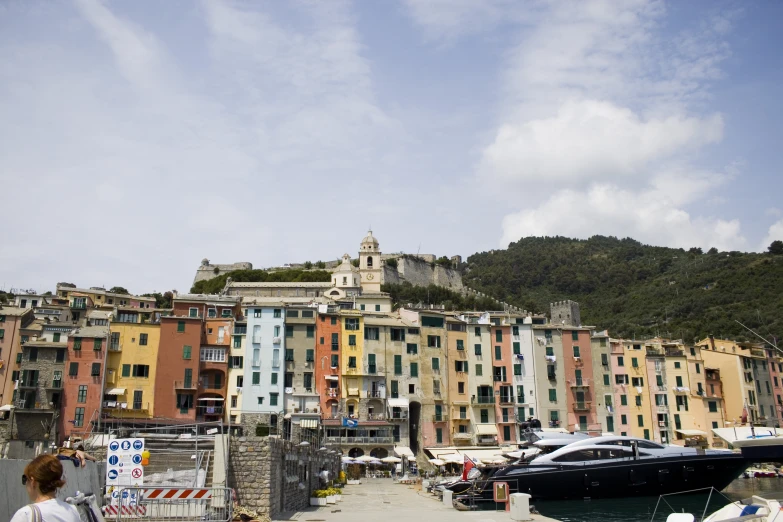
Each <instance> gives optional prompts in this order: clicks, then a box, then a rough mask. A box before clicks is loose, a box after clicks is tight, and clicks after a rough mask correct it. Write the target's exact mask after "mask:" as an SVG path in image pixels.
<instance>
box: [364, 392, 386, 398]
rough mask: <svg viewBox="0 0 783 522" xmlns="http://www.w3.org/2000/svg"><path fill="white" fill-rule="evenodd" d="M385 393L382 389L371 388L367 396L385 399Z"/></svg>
mask: <svg viewBox="0 0 783 522" xmlns="http://www.w3.org/2000/svg"><path fill="white" fill-rule="evenodd" d="M384 395H385V394H384V393H383V392H381V391H380V390H369V391H367V398H368V399H383V398H384Z"/></svg>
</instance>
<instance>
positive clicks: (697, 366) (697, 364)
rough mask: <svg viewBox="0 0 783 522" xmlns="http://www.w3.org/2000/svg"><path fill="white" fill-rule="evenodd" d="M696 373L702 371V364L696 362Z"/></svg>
mask: <svg viewBox="0 0 783 522" xmlns="http://www.w3.org/2000/svg"><path fill="white" fill-rule="evenodd" d="M696 373H701V365H700V364H699V363H696Z"/></svg>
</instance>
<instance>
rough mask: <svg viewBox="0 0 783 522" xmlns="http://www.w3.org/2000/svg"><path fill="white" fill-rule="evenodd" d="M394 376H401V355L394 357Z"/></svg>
mask: <svg viewBox="0 0 783 522" xmlns="http://www.w3.org/2000/svg"><path fill="white" fill-rule="evenodd" d="M394 375H402V355H395V356H394Z"/></svg>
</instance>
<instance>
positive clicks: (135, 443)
mask: <svg viewBox="0 0 783 522" xmlns="http://www.w3.org/2000/svg"><path fill="white" fill-rule="evenodd" d="M143 447H144V443H143V442H141V441H140V440H134V441H133V449H135V450H140V449H141V448H143Z"/></svg>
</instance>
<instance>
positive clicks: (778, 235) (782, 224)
mask: <svg viewBox="0 0 783 522" xmlns="http://www.w3.org/2000/svg"><path fill="white" fill-rule="evenodd" d="M773 241H783V219H781V220H779V221H777V222H775V223H773V224H772V225H771V226H770V227H769V230H767V236H766V237H765V238H764V239H763V240H762V241H761V244H760V245H759V251H761V252H766V251H767V247H769V245H770V243H772V242H773Z"/></svg>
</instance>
